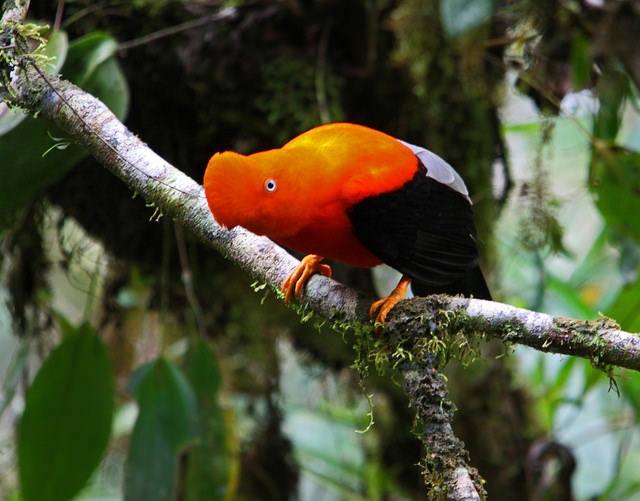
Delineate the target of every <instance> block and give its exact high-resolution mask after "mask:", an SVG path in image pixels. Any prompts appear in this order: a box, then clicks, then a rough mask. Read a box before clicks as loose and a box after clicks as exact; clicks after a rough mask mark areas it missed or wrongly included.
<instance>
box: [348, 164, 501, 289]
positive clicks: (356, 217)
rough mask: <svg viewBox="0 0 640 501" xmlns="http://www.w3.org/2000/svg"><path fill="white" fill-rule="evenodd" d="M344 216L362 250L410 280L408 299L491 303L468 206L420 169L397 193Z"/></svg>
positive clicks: (362, 203) (364, 203) (365, 203)
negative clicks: (453, 297)
mask: <svg viewBox="0 0 640 501" xmlns="http://www.w3.org/2000/svg"><path fill="white" fill-rule="evenodd" d="M347 214H348V216H349V219H350V220H351V224H352V225H353V231H354V233H355V235H356V237H357V238H358V239H359V240H360V241H361V242H362V243H363V244H364V246H365V247H366V248H367V249H368V250H369V251H370V252H371V253H372V254H374V255H375V256H376V257H378V258H379V259H381V260H382V261H383V262H385V263H386V264H388V265H389V266H391V267H392V268H395V269H396V270H398V271H400V272H401V273H403V274H404V275H406V276H408V277H410V278H411V279H412V289H413V292H414V294H416V295H419V296H423V295H427V294H433V293H447V294H464V295H466V296H469V295H473V296H474V297H477V298H481V299H491V295H490V293H489V289H488V288H487V285H486V282H485V280H484V277H483V276H482V273H481V271H480V268H479V267H478V246H477V237H476V229H475V224H474V221H473V212H472V209H471V204H470V202H469V201H468V199H467V197H466V196H465V195H463V194H462V193H460V192H458V191H456V190H455V189H453V188H451V187H450V186H448V185H446V184H443V183H440V182H439V181H437V180H436V179H434V178H432V177H429V176H427V168H426V167H425V166H424V165H423V164H422V163H420V165H419V168H418V170H417V171H416V174H415V175H414V176H413V178H412V179H411V180H409V181H407V182H406V183H405V184H404V185H403V186H402V187H401V188H399V189H397V190H394V191H390V192H386V193H382V194H380V195H375V196H371V197H367V198H365V199H363V200H361V201H360V202H358V203H356V204H355V205H353V206H352V207H351V208H350V209H349V210H348V211H347Z"/></svg>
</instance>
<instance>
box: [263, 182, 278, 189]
mask: <svg viewBox="0 0 640 501" xmlns="http://www.w3.org/2000/svg"><path fill="white" fill-rule="evenodd" d="M276 186H277V185H276V181H275V179H267V180H266V181H265V182H264V189H265V190H267V191H276Z"/></svg>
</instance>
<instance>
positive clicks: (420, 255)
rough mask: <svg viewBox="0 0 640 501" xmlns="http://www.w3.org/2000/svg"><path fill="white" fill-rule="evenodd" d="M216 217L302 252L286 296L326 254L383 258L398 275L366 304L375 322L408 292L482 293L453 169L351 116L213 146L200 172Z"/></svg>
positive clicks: (324, 270) (467, 214) (464, 198)
mask: <svg viewBox="0 0 640 501" xmlns="http://www.w3.org/2000/svg"><path fill="white" fill-rule="evenodd" d="M203 184H204V190H205V194H206V197H207V202H208V203H209V208H210V209H211V212H212V213H213V216H214V218H215V220H216V221H217V222H218V224H220V225H221V226H223V227H225V228H233V227H235V226H243V227H244V228H246V229H248V230H249V231H251V232H253V233H256V234H258V235H266V236H267V237H269V238H270V239H272V240H274V241H275V242H277V243H279V244H281V245H284V246H285V247H289V248H290V249H294V250H297V251H299V252H302V253H304V254H306V257H305V258H304V259H302V261H301V263H300V265H299V266H298V267H297V268H296V269H295V270H294V271H293V273H291V275H290V276H289V277H288V278H287V279H286V280H285V282H284V284H283V286H282V290H283V292H284V293H285V301H286V302H287V303H288V302H289V301H290V300H291V297H292V296H293V294H295V295H296V297H298V298H300V297H301V296H302V290H303V288H304V285H305V283H306V282H307V280H308V279H309V277H310V276H311V275H313V274H314V273H320V274H322V275H325V276H329V277H330V276H331V268H330V267H329V265H327V264H324V263H321V261H322V260H323V259H325V258H327V259H332V260H336V261H342V262H344V263H347V264H350V265H353V266H362V267H373V266H377V265H379V264H381V263H386V264H388V265H390V266H391V267H393V268H395V269H396V270H398V271H400V272H401V273H402V278H401V280H400V282H399V283H398V285H397V286H396V287H395V289H394V290H393V292H391V294H390V295H389V296H388V297H385V298H383V299H380V300H379V301H376V302H375V303H373V305H372V306H371V309H370V311H369V314H370V316H371V317H372V318H373V317H374V316H376V312H378V314H377V316H376V322H379V323H384V321H385V319H386V317H387V314H388V313H389V311H391V309H392V308H393V307H394V306H395V305H396V304H397V303H398V302H399V301H401V300H402V299H403V298H404V297H405V294H406V291H407V288H408V287H409V284H410V283H412V289H413V292H414V294H416V295H427V294H432V293H439V292H443V293H448V294H464V295H473V296H475V297H478V298H483V299H491V295H490V294H489V290H488V288H487V285H486V283H485V281H484V278H483V276H482V273H481V272H480V269H479V267H478V247H477V245H476V230H475V225H474V222H473V214H472V210H471V200H470V198H469V195H468V192H467V188H466V186H465V184H464V181H463V180H462V178H461V177H460V175H459V174H458V173H457V172H456V171H455V170H454V169H453V167H451V166H450V165H449V164H448V163H447V162H445V161H444V160H443V159H441V158H440V157H439V156H437V155H435V154H434V153H432V152H430V151H428V150H426V149H424V148H421V147H419V146H413V145H411V144H408V143H405V142H403V141H400V140H398V139H395V138H393V137H391V136H389V135H387V134H384V133H383V132H379V131H377V130H373V129H369V128H367V127H363V126H361V125H355V124H350V123H335V124H328V125H322V126H320V127H316V128H314V129H311V130H309V131H307V132H305V133H303V134H301V135H299V136H298V137H296V138H294V139H292V140H291V141H289V142H288V143H287V144H285V145H284V146H283V147H282V148H278V149H273V150H267V151H261V152H258V153H254V154H252V155H248V156H245V155H241V154H238V153H234V152H231V151H226V152H224V153H216V154H215V155H213V157H211V159H210V160H209V164H208V165H207V169H206V171H205V174H204V183H203Z"/></svg>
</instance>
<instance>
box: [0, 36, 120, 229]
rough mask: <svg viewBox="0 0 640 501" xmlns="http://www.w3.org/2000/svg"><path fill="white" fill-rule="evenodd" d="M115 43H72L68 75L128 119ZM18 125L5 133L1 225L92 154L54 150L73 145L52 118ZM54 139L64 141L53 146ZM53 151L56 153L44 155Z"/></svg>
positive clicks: (0, 143)
mask: <svg viewBox="0 0 640 501" xmlns="http://www.w3.org/2000/svg"><path fill="white" fill-rule="evenodd" d="M115 44H116V42H115V41H114V40H113V39H112V38H110V37H108V36H107V35H105V34H102V33H96V34H92V35H88V36H86V37H83V38H81V39H78V40H76V41H74V42H72V43H71V44H70V45H69V51H68V53H67V59H66V62H65V64H64V67H63V68H62V71H63V74H64V76H65V77H66V78H68V79H69V80H71V81H72V82H74V83H75V84H78V85H80V86H81V87H83V88H84V89H85V90H87V92H90V93H91V94H93V95H94V96H96V97H97V98H98V99H100V100H102V101H103V102H104V103H105V104H106V105H107V106H108V107H109V108H110V109H111V110H112V111H113V112H114V114H115V115H116V116H117V117H118V118H119V119H120V120H123V119H124V117H125V116H126V112H127V108H128V106H129V91H128V88H127V84H126V80H125V78H124V76H123V74H122V71H121V70H120V67H119V66H118V63H117V61H116V60H115V58H114V56H113V53H114V50H115ZM18 113H21V112H18ZM19 121H22V118H20V120H19ZM15 125H16V124H7V126H6V127H5V129H6V131H8V132H7V133H6V134H4V135H0V158H1V159H3V162H2V183H0V226H1V225H2V224H3V222H4V221H3V219H6V218H8V217H9V216H10V215H11V214H13V213H14V212H15V211H16V210H18V209H19V208H20V207H22V206H23V205H25V204H26V203H28V202H29V201H30V200H32V199H33V198H35V197H36V196H37V195H38V194H39V193H40V192H42V191H43V190H44V189H45V188H47V187H48V186H49V185H51V184H52V183H54V182H55V181H57V180H59V179H60V178H61V177H62V176H64V174H66V173H67V172H68V171H69V170H70V169H71V168H72V167H73V166H74V165H76V163H78V161H79V160H81V159H82V158H84V157H85V156H87V152H86V150H85V149H84V148H82V147H80V146H78V145H75V144H71V145H69V147H68V148H65V149H64V150H60V149H55V148H54V149H51V147H52V146H54V145H56V144H63V143H66V142H68V138H66V137H65V134H64V133H63V132H61V131H60V130H59V129H58V128H56V127H54V126H53V125H52V124H51V123H50V122H49V121H47V120H44V119H34V118H32V117H27V118H26V119H24V121H22V123H20V125H19V126H17V127H15ZM0 129H2V123H1V122H0ZM51 137H62V138H63V139H62V141H53V142H52V139H51ZM47 150H51V151H49V153H47V154H46V155H44V157H43V154H44V153H45V152H46V151H47ZM5 159H6V160H5Z"/></svg>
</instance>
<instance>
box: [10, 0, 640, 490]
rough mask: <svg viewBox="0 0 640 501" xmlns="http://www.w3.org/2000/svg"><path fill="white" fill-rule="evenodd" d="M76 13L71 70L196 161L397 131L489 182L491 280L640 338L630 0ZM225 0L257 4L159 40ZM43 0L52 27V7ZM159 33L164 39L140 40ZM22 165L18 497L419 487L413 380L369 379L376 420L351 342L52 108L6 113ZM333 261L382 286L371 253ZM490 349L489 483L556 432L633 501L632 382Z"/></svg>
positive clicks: (139, 6) (526, 301)
mask: <svg viewBox="0 0 640 501" xmlns="http://www.w3.org/2000/svg"><path fill="white" fill-rule="evenodd" d="M64 4H65V5H64V7H65V12H64V15H63V16H62V20H63V21H62V25H61V26H58V27H57V28H58V29H55V30H52V31H51V32H50V34H49V44H48V50H49V54H51V55H55V56H56V65H54V66H52V67H51V68H49V69H50V71H52V72H61V73H62V76H63V77H64V78H67V79H70V80H72V81H73V82H74V83H76V84H77V85H79V86H80V87H82V88H83V89H85V90H87V91H89V92H91V93H93V94H95V95H97V96H98V97H100V98H101V99H102V100H103V101H104V102H105V103H107V105H108V106H109V107H110V108H111V109H112V111H113V112H114V113H115V114H116V115H117V116H118V117H120V118H123V117H124V116H125V115H126V114H127V111H128V109H129V107H131V109H132V113H130V115H129V119H128V122H127V123H128V125H129V126H130V127H131V129H132V130H133V131H134V132H135V133H138V134H140V136H141V137H142V138H143V139H144V140H145V141H148V142H149V144H150V145H151V146H152V147H153V148H155V149H156V150H157V151H158V152H159V153H160V154H162V155H163V156H164V157H166V158H167V159H168V160H169V161H171V162H173V163H174V164H176V165H178V166H179V167H181V168H183V169H184V170H185V171H187V172H188V173H190V174H191V175H193V176H195V177H199V176H201V175H202V171H203V169H204V166H205V165H206V161H207V159H208V157H209V156H210V155H211V154H212V153H213V152H214V151H217V150H222V149H237V150H241V151H244V152H247V151H251V150H258V149H266V148H270V147H274V146H279V145H280V144H282V143H284V142H285V141H287V140H288V139H290V138H291V137H292V136H294V135H295V134H297V133H299V132H301V131H303V130H305V129H308V128H310V127H312V126H314V125H317V124H318V123H320V122H322V121H325V120H331V121H339V120H349V121H354V122H360V123H365V124H367V125H371V126H374V127H377V128H380V129H383V130H385V131H387V132H389V133H392V134H394V135H396V136H398V137H403V138H405V139H407V140H410V141H412V142H414V143H420V144H424V145H426V146H427V147H429V148H430V149H433V150H434V151H436V152H438V153H440V154H442V155H443V156H444V157H445V158H447V159H448V160H449V161H450V162H451V163H452V164H453V165H455V166H456V168H458V169H459V170H460V171H461V173H462V174H463V175H464V177H465V179H467V181H468V184H469V186H470V188H471V193H472V195H473V197H474V201H475V202H476V204H475V207H476V212H477V216H478V226H479V228H480V233H481V237H482V242H483V245H484V250H485V252H484V259H485V260H486V262H487V265H488V266H487V268H488V269H492V270H493V273H492V284H493V292H494V295H495V297H496V298H497V299H499V300H502V301H504V302H508V303H512V304H517V305H522V306H525V307H530V308H534V309H540V310H543V311H547V312H549V313H553V314H560V315H567V316H574V317H577V318H591V319H593V318H597V316H598V315H599V314H600V313H603V314H605V315H608V316H611V317H613V318H614V319H616V320H617V321H618V322H619V323H620V324H621V325H622V327H623V328H624V329H626V330H630V331H640V285H639V284H640V280H638V271H639V267H640V222H639V221H640V219H639V218H638V214H639V213H640V210H639V209H640V207H639V206H638V204H639V200H640V119H639V118H638V108H639V107H640V106H639V100H638V89H637V85H638V81H637V78H636V75H637V72H636V71H635V69H634V68H633V67H632V66H630V64H631V63H630V62H629V61H630V59H629V58H628V57H626V55H627V53H628V52H632V53H635V55H636V56H637V54H638V50H639V49H638V47H637V43H636V44H635V46H634V45H633V44H631V45H629V44H627V38H628V33H629V30H630V29H631V28H633V26H635V25H634V23H636V24H637V23H638V19H639V18H640V15H639V14H638V12H637V11H636V10H634V8H633V7H631V6H630V5H631V4H630V3H629V2H616V3H615V5H613V4H612V5H611V6H605V7H599V6H597V5H595V2H594V3H593V4H594V5H591V3H589V2H583V3H580V4H576V3H575V2H569V1H563V0H558V1H554V2H543V3H539V2H516V3H510V2H497V1H478V2H468V1H463V0H462V1H461V0H441V1H439V2H438V1H435V0H433V1H432V0H429V1H426V2H425V1H417V0H402V1H398V2H390V1H387V0H366V1H356V0H354V1H349V2H333V3H332V2H315V3H313V2H307V3H305V2H278V3H272V2H255V3H248V2H241V1H234V2H218V1H212V2H195V3H194V2H177V1H176V2H174V1H163V2H149V1H143V0H135V1H134V0H132V1H129V2H104V3H101V4H99V5H95V6H94V5H91V2H89V1H88V0H87V1H85V0H78V1H76V2H65V3H64ZM223 7H233V8H236V9H238V10H237V15H235V16H230V17H229V18H227V19H226V20H225V21H224V22H214V23H209V24H204V25H199V26H198V25H196V26H192V28H190V29H189V30H186V31H185V30H183V31H180V30H177V31H175V32H171V30H170V32H169V33H164V32H163V31H162V30H164V29H165V28H167V27H168V26H170V27H180V26H183V25H182V24H181V23H183V22H185V21H191V20H193V19H194V18H195V19H200V18H201V16H206V15H209V14H212V13H215V12H217V10H218V9H219V8H223ZM32 10H33V11H34V12H33V14H34V16H38V15H39V16H40V17H41V18H42V19H46V20H49V22H52V21H53V20H54V19H55V5H53V2H52V3H51V5H48V6H47V5H46V4H45V3H44V2H42V3H41V4H40V3H39V4H38V5H35V2H34V5H33V6H32ZM605 21H606V22H605ZM629 25H630V26H631V28H630V27H629ZM67 33H68V34H69V35H68V36H69V38H70V39H71V42H67ZM149 33H164V36H162V37H160V38H158V39H156V40H154V41H153V42H150V43H148V44H144V45H141V46H139V47H138V48H130V49H127V50H124V51H123V50H121V48H119V46H118V43H119V42H120V41H127V40H135V39H139V38H140V37H142V36H144V35H148V34H149ZM631 33H638V30H635V31H633V29H631ZM634 47H635V48H634ZM63 62H64V65H63ZM517 89H519V91H518V90H517ZM580 91H582V92H580ZM572 99H573V101H572ZM571 102H574V103H577V104H576V105H575V106H574V105H571ZM532 103H533V105H532ZM561 104H562V106H561ZM514 109H515V111H514ZM74 166H76V168H75V169H74ZM0 168H1V170H2V182H0V235H1V236H2V240H1V241H0V248H1V249H2V257H1V258H0V285H1V287H0V293H2V296H1V297H2V298H6V301H5V300H4V299H3V301H0V347H1V348H0V378H1V379H0V381H2V390H3V391H2V393H3V397H2V403H1V404H0V414H1V415H11V416H15V415H17V414H20V411H19V410H18V411H16V410H15V409H14V403H15V402H16V401H17V400H18V398H17V397H16V395H17V396H18V397H19V396H20V392H21V388H22V387H23V386H27V385H29V382H30V380H31V374H32V373H33V372H35V371H36V369H37V366H38V365H39V363H40V362H42V366H41V367H40V368H39V370H38V371H37V374H36V375H35V379H33V382H32V383H31V384H30V385H29V389H28V391H27V392H26V403H25V409H24V413H22V419H21V421H20V425H19V426H18V442H17V448H16V452H17V459H16V463H17V473H18V477H19V479H20V489H21V490H20V492H18V491H17V490H16V485H15V482H13V483H11V476H10V475H8V476H7V477H6V480H5V479H4V477H3V479H0V495H2V494H3V493H6V494H7V495H6V497H7V498H9V499H25V500H30V499H56V500H58V499H59V500H62V499H71V498H73V497H74V496H75V499H84V500H95V499H104V498H109V499H112V498H113V499H121V498H122V496H123V495H124V499H141V500H143V499H154V500H155V499H177V498H180V499H187V500H200V499H256V498H258V499H292V498H296V497H297V498H299V499H317V498H318V497H319V496H325V497H327V498H328V499H372V500H373V499H386V498H390V497H393V498H394V499H422V498H423V496H424V493H423V490H422V487H421V485H420V481H419V478H418V477H419V469H418V468H416V467H414V464H415V463H417V462H418V461H419V460H420V457H421V456H420V454H421V451H420V444H418V443H417V442H416V441H415V440H414V439H412V437H411V433H410V429H411V424H412V420H413V416H412V414H411V412H409V411H408V410H407V405H406V404H407V402H406V399H405V397H404V396H403V395H402V392H401V390H400V389H399V388H398V386H397V385H396V384H395V383H394V382H393V381H389V380H382V379H380V378H377V376H375V375H372V377H371V378H370V380H368V381H366V383H365V385H366V389H367V392H369V391H372V392H373V393H374V396H373V397H372V399H371V401H372V402H373V403H374V408H373V416H374V420H375V424H374V426H373V427H372V429H371V430H370V431H368V432H367V433H365V434H363V435H361V434H356V433H355V430H360V429H362V428H363V427H365V426H366V423H367V422H368V413H369V412H370V411H371V409H370V405H369V399H368V398H367V397H365V395H363V393H362V390H361V387H360V385H362V382H361V381H358V380H357V378H355V377H354V374H353V373H352V372H350V371H349V369H348V367H349V366H350V364H351V363H352V362H353V352H352V350H351V346H350V342H351V340H350V339H349V337H348V336H347V337H345V339H346V341H347V343H345V342H343V340H341V339H339V338H338V337H337V336H334V335H332V334H331V333H329V332H325V331H324V330H323V331H322V332H321V333H318V332H316V331H315V330H314V329H313V327H311V326H309V325H298V324H297V323H296V321H295V319H294V317H292V316H291V315H290V312H287V311H286V310H284V309H283V308H282V305H281V304H280V302H279V301H276V300H274V298H272V297H267V296H262V294H263V293H262V292H260V294H255V293H254V292H253V291H252V290H251V288H250V287H247V285H248V284H249V282H250V280H249V279H248V278H246V277H244V275H243V274H242V273H241V272H240V271H238V270H235V269H232V268H230V267H229V266H228V265H227V264H226V263H225V262H224V261H223V260H222V259H220V258H219V257H217V256H213V255H212V254H211V253H210V252H208V251H206V250H204V249H203V248H202V247H201V246H200V245H199V244H198V243H197V242H194V241H192V240H191V239H190V238H189V237H186V238H185V237H184V236H181V235H182V233H181V232H179V231H177V230H176V229H175V226H174V225H173V223H172V222H171V221H164V220H163V221H161V222H160V223H159V224H151V223H149V216H151V213H150V211H149V210H148V209H146V208H145V207H144V206H143V204H142V202H140V201H139V200H131V195H130V193H128V192H127V191H126V190H125V189H123V187H122V186H120V185H119V181H117V180H114V179H112V176H111V175H110V174H108V173H106V172H104V171H103V170H102V168H101V167H99V166H95V165H94V164H93V163H92V162H91V161H90V160H89V159H86V154H85V152H84V151H82V150H81V149H79V148H78V147H76V146H75V145H73V144H69V141H68V139H66V138H61V137H60V134H59V133H58V132H57V131H56V130H55V129H53V128H52V127H51V126H50V125H49V124H47V123H46V122H43V121H42V120H41V119H34V118H32V117H23V116H22V115H21V114H20V112H18V111H16V110H9V111H4V110H3V112H2V115H0ZM72 221H73V224H71V222H72ZM176 243H177V244H178V245H176ZM92 247H97V248H98V249H99V251H98V252H90V251H89V249H91V248H92ZM176 247H178V248H182V250H180V251H177V250H176ZM336 274H337V276H338V278H339V279H340V280H341V281H344V282H346V283H349V284H351V285H354V286H358V287H362V288H370V287H371V283H370V279H369V276H368V272H362V273H359V272H357V271H353V270H344V269H341V268H340V267H336ZM189 280H191V282H189ZM189 288H192V289H193V290H194V291H195V294H194V295H195V301H196V303H194V299H193V297H191V296H190V294H189V293H188V292H187V290H188V289H189ZM5 303H6V304H7V305H9V306H10V308H7V307H5ZM56 312H57V313H56ZM54 313H56V314H54ZM65 315H66V316H68V317H69V318H70V320H68V321H67V320H64V318H65ZM71 317H73V318H71ZM4 318H7V319H8V320H3V319H4ZM87 322H89V323H87ZM74 325H78V326H79V327H74ZM89 325H92V326H94V327H89ZM56 333H61V335H62V339H61V340H60V341H59V343H58V341H57V339H58V338H57V337H56ZM102 340H104V341H102ZM56 343H58V344H57V346H56V347H55V348H53V350H51V346H52V345H54V344H56ZM486 350H487V351H486V353H487V354H486V356H485V359H484V360H478V361H477V362H476V363H475V364H473V366H472V367H470V368H467V369H466V370H465V371H464V372H462V373H461V374H459V373H458V372H457V371H456V369H455V368H449V372H448V375H449V377H450V383H451V388H452V393H454V394H456V397H457V401H458V407H459V408H460V411H459V413H458V420H457V422H456V427H457V430H456V431H457V433H459V434H460V435H461V436H462V437H463V438H464V440H465V442H467V443H468V444H470V449H471V450H470V452H471V457H472V462H473V463H474V464H478V465H479V467H480V470H481V474H483V475H484V476H485V478H487V480H488V490H489V493H490V496H492V498H493V499H509V498H510V497H511V498H512V499H524V498H525V497H526V496H528V495H529V493H530V492H531V491H532V490H533V489H534V487H535V486H531V485H529V484H527V478H526V474H525V472H526V470H527V468H531V467H532V465H531V464H529V463H527V461H528V460H527V455H528V452H529V451H530V450H531V448H530V445H531V443H532V442H533V441H534V440H549V441H551V440H553V441H555V442H558V443H563V444H565V445H567V446H568V448H569V450H570V451H571V454H573V455H574V456H575V458H576V460H577V464H578V469H577V471H576V473H575V474H574V476H573V477H572V478H570V479H569V481H571V480H572V481H573V485H574V489H575V493H574V494H575V497H576V498H577V499H588V498H594V497H597V498H598V499H602V500H605V499H617V500H620V499H623V500H626V499H628V500H632V499H637V496H638V492H640V485H639V482H638V480H637V471H638V467H640V455H639V454H638V453H637V450H639V449H640V447H636V444H637V431H638V412H639V411H640V409H639V408H638V405H639V404H638V394H639V391H640V388H639V387H638V385H640V378H639V377H638V375H637V374H634V373H628V372H621V371H618V370H617V369H615V368H610V370H608V371H607V372H606V373H605V372H603V371H602V370H601V369H595V368H593V367H591V366H589V365H588V364H587V363H586V362H584V361H582V360H579V359H574V358H562V357H553V356H549V355H542V354H538V353H532V352H531V351H530V350H525V349H520V348H517V349H515V350H514V351H515V354H513V356H511V355H507V356H506V357H504V358H496V357H495V355H496V353H495V348H494V347H491V346H488V347H487V348H486ZM3 364H4V365H3ZM371 372H372V373H374V372H375V371H371ZM132 373H133V376H132ZM392 378H393V377H392ZM392 378H391V379H392ZM126 381H130V386H129V387H130V388H131V389H132V390H133V394H134V395H135V398H134V395H132V394H131V393H130V392H127V391H126V389H125V387H126ZM616 390H617V391H619V393H620V396H619V397H618V393H617V391H616ZM112 415H113V419H112ZM112 421H113V426H112ZM111 429H113V431H112V434H111V438H110V440H109V430H111ZM478 430H481V431H482V432H481V433H479V432H478ZM1 431H2V428H0V432H1ZM107 441H108V444H107ZM98 463H100V464H98ZM0 466H3V465H0ZM54 467H55V468H54ZM7 469H8V470H12V469H13V470H15V469H16V468H15V466H14V465H11V464H9V465H8V466H7ZM565 480H566V479H565ZM5 482H6V483H5ZM83 487H84V490H83V491H82V492H80V493H79V494H77V493H78V491H79V490H80V489H82V488H83ZM3 490H4V491H5V492H3ZM122 493H124V494H122Z"/></svg>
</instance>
